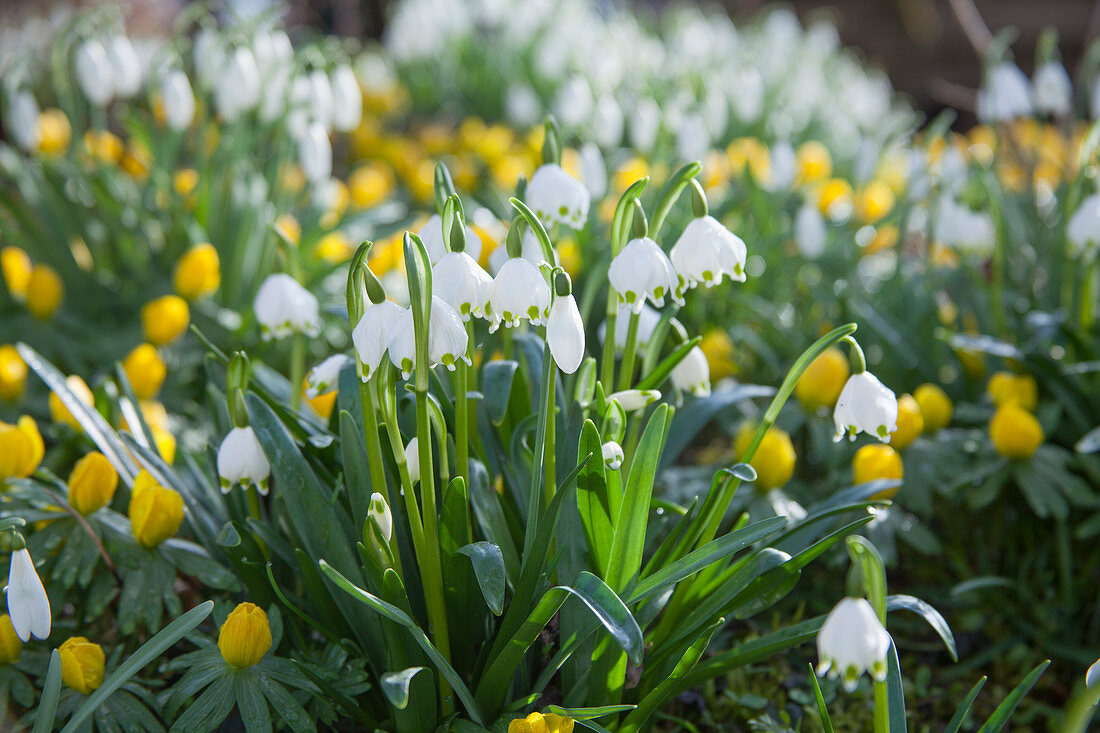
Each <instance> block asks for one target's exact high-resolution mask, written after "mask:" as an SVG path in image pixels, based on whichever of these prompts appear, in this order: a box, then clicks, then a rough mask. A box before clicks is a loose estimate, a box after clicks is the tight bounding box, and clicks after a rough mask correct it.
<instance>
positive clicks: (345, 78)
mask: <svg viewBox="0 0 1100 733" xmlns="http://www.w3.org/2000/svg"><path fill="white" fill-rule="evenodd" d="M329 84H330V86H331V87H332V124H333V127H335V128H336V129H337V130H339V131H341V132H351V131H352V130H354V129H355V128H357V127H359V122H360V121H361V120H362V119H363V93H362V91H361V90H360V89H359V80H358V79H356V78H355V72H354V71H352V70H351V67H350V66H348V65H347V64H341V65H340V66H337V67H336V68H335V69H333V70H332V73H331V74H330V75H329Z"/></svg>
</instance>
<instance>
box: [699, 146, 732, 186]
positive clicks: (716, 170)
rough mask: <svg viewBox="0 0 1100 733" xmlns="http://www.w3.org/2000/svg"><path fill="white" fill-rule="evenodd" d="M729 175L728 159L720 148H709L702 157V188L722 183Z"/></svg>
mask: <svg viewBox="0 0 1100 733" xmlns="http://www.w3.org/2000/svg"><path fill="white" fill-rule="evenodd" d="M729 177H730V159H729V156H728V155H723V154H722V151H721V150H710V151H708V152H707V155H706V157H705V158H704V159H703V188H705V189H706V190H707V191H710V190H712V189H715V188H718V187H719V186H721V185H723V184H724V183H725V182H726V181H727V180H729Z"/></svg>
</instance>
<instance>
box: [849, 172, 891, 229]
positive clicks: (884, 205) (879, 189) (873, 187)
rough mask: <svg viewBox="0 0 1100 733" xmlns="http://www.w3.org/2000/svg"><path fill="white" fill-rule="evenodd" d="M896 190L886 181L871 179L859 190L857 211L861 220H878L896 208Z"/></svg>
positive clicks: (868, 221)
mask: <svg viewBox="0 0 1100 733" xmlns="http://www.w3.org/2000/svg"><path fill="white" fill-rule="evenodd" d="M894 201H895V199H894V192H893V191H892V190H890V186H889V185H887V184H886V183H885V182H884V181H871V182H870V183H868V184H867V185H866V186H864V187H863V190H862V191H860V192H859V199H858V201H857V202H856V213H857V215H858V216H859V218H860V219H861V220H863V221H864V222H867V223H870V222H874V221H878V220H879V219H881V218H882V217H884V216H886V215H887V214H889V213H890V212H891V211H893V210H894Z"/></svg>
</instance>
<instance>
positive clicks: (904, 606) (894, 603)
mask: <svg viewBox="0 0 1100 733" xmlns="http://www.w3.org/2000/svg"><path fill="white" fill-rule="evenodd" d="M886 610H887V611H898V610H901V611H912V612H913V613H915V614H917V615H918V616H920V617H921V618H923V619H924V620H925V621H927V622H928V625H929V626H931V627H932V630H933V631H935V632H936V633H937V634H939V637H940V638H941V639H943V644H944V646H946V647H947V653H948V654H950V655H951V661H953V662H958V661H959V653H958V651H957V649H956V647H955V635H954V634H953V633H951V627H950V626H948V625H947V620H946V619H944V617H943V616H941V615H940V612H939V611H937V610H936V609H935V608H933V607H932V604H930V603H926V602H925V601H922V600H921V599H919V598H914V597H913V596H905V595H894V596H888V597H887V598H886Z"/></svg>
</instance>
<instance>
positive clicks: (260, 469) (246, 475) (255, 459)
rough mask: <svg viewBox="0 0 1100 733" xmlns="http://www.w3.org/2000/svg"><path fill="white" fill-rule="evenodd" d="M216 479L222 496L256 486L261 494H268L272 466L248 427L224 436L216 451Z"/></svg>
mask: <svg viewBox="0 0 1100 733" xmlns="http://www.w3.org/2000/svg"><path fill="white" fill-rule="evenodd" d="M218 476H219V477H220V478H221V484H222V493H223V494H225V493H229V490H230V489H231V488H232V487H234V486H240V487H241V488H244V489H247V488H248V487H249V486H252V485H255V486H256V489H257V490H258V491H259V492H260V493H261V494H264V495H265V496H266V495H267V479H268V477H269V476H271V464H270V463H268V462H267V456H265V455H264V449H263V448H262V447H261V446H260V441H259V439H257V438H256V432H255V431H254V430H253V429H252V428H251V427H243V428H233V429H232V430H230V431H229V434H228V435H226V436H225V440H223V441H222V444H221V446H220V447H219V448H218Z"/></svg>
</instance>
